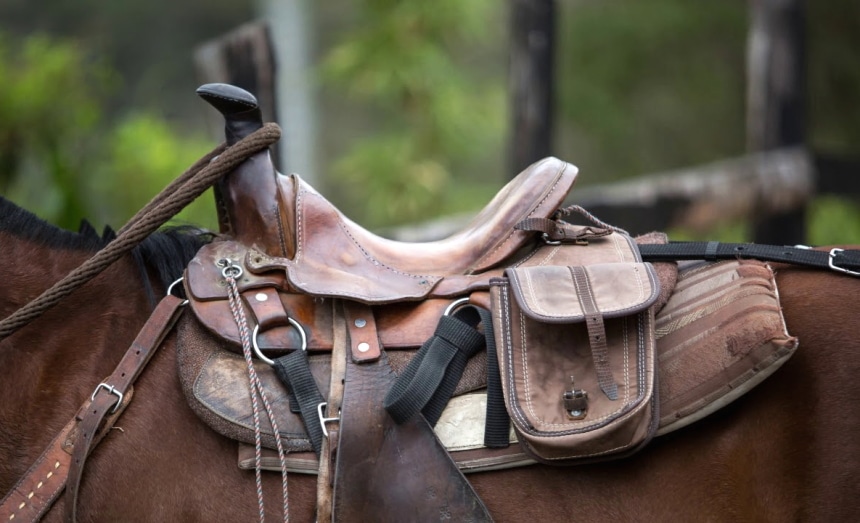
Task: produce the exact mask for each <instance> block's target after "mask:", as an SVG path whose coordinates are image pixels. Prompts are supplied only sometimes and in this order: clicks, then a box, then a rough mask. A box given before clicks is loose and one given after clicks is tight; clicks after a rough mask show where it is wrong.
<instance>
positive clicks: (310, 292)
mask: <svg viewBox="0 0 860 523" xmlns="http://www.w3.org/2000/svg"><path fill="white" fill-rule="evenodd" d="M198 93H199V94H200V96H201V97H202V98H204V99H205V100H206V101H207V102H209V103H210V104H211V105H213V106H214V107H215V108H216V109H218V111H220V113H221V114H222V115H223V116H224V119H225V126H226V134H227V141H228V144H230V143H235V142H236V141H238V140H239V139H241V138H243V137H244V136H246V135H248V134H250V133H251V132H253V131H255V130H256V129H258V128H259V127H261V126H262V120H261V115H260V111H259V108H258V107H257V103H256V100H255V99H254V97H253V96H252V95H250V94H249V93H247V92H246V91H244V90H241V89H238V88H236V87H232V86H228V85H224V84H209V85H205V86H203V87H201V88H200V89H199V90H198ZM576 177H577V169H576V167H574V166H573V165H571V164H569V163H566V162H563V161H561V160H558V159H555V158H547V159H544V160H542V161H540V162H538V163H535V164H534V165H532V166H530V167H529V168H527V169H526V170H525V171H524V172H523V173H521V174H520V175H518V176H517V177H516V178H514V179H513V180H512V181H511V182H509V183H508V184H507V185H506V186H505V187H504V188H503V189H502V190H501V191H500V192H499V193H498V194H497V195H496V196H495V197H494V198H493V199H492V201H490V203H489V204H487V205H486V207H484V209H483V210H482V211H481V212H480V213H478V214H477V216H475V218H474V219H473V220H472V221H471V222H470V223H469V224H468V225H466V226H465V227H464V228H463V229H462V230H461V231H460V232H458V233H456V234H454V235H453V236H450V237H449V238H446V239H444V240H440V241H434V242H428V243H401V242H396V241H392V240H389V239H386V238H382V237H380V236H377V235H375V234H373V233H372V232H370V231H368V230H366V229H365V228H363V227H361V226H360V225H358V224H356V223H355V222H353V221H351V220H350V219H348V218H347V217H346V216H344V215H343V213H341V212H340V211H339V210H338V209H337V208H335V207H334V206H333V205H332V204H331V203H330V202H328V201H327V200H326V199H325V198H324V197H323V196H322V195H321V194H320V193H319V192H317V191H316V190H314V189H313V188H312V187H311V186H310V185H308V184H307V183H306V182H305V181H304V180H302V179H301V178H300V177H299V176H297V175H290V176H284V175H281V174H279V173H278V172H277V171H276V170H275V168H274V166H273V164H272V162H271V159H270V156H269V153H268V151H263V152H260V153H257V154H256V155H254V156H253V157H251V158H250V159H249V160H248V161H246V162H244V163H243V164H242V165H241V166H240V167H239V168H237V169H236V170H235V171H234V172H232V173H231V174H230V175H229V176H227V177H226V178H225V179H224V180H222V181H221V182H220V183H219V184H218V186H216V191H215V192H216V200H217V202H218V215H219V224H220V228H221V232H222V235H221V237H220V238H219V239H217V240H216V241H214V242H213V243H211V244H209V245H207V246H205V247H204V248H203V249H201V251H199V252H198V254H197V256H196V258H195V259H194V260H193V261H192V262H191V264H190V265H189V266H188V269H187V271H186V275H185V287H186V292H187V295H188V298H189V301H190V305H191V309H192V310H193V311H194V317H193V319H194V320H196V321H195V322H194V325H191V326H190V327H188V328H186V329H185V331H186V332H191V331H193V330H194V329H195V328H197V326H202V329H198V330H199V332H200V334H194V335H193V336H190V335H189V336H190V337H191V338H193V337H195V336H196V337H197V338H200V337H201V336H203V337H206V340H209V341H206V342H204V343H199V342H194V341H189V339H190V338H189V336H185V338H186V340H185V341H183V334H182V333H183V328H182V326H180V340H179V341H180V351H182V348H181V346H182V345H183V344H185V345H188V346H204V345H207V344H208V345H212V344H213V343H215V344H217V343H221V344H223V345H224V347H226V350H227V351H233V352H238V348H237V347H238V346H239V345H240V344H241V335H240V328H239V326H238V325H237V320H236V319H235V316H234V314H232V313H231V309H230V305H229V303H228V289H227V286H226V285H225V276H224V274H225V272H224V270H225V267H234V268H240V269H241V270H237V271H236V273H235V274H238V275H237V276H236V278H235V280H236V284H237V288H238V293H239V295H240V296H241V303H242V307H243V308H244V310H245V312H246V313H247V315H248V317H249V323H250V324H251V327H252V328H253V330H254V334H253V341H254V344H255V349H256V350H257V354H258V356H259V357H260V360H261V361H258V362H257V363H255V365H256V366H259V368H261V369H266V370H268V371H269V375H268V378H267V380H268V382H267V383H268V384H267V387H268V388H269V390H273V391H275V390H276V389H279V390H280V391H281V397H282V401H276V402H275V403H276V406H279V408H282V409H284V410H288V411H289V412H286V413H285V414H276V415H277V416H281V415H283V416H284V419H285V420H286V421H284V422H283V423H280V425H281V427H280V428H281V429H282V430H281V431H280V434H277V435H275V434H274V433H273V430H272V427H271V425H269V424H265V427H264V429H265V431H267V432H266V434H265V436H266V437H267V438H268V439H264V444H266V446H267V447H269V448H274V445H273V441H274V439H275V438H276V437H277V438H280V439H281V440H282V441H284V442H285V443H286V444H287V447H288V450H290V451H296V452H299V453H301V452H305V453H309V452H310V451H311V450H313V452H314V454H313V455H312V456H313V457H314V459H315V460H318V461H315V463H318V467H319V469H318V471H314V472H317V473H318V474H319V481H318V485H319V486H318V519H319V520H325V519H331V520H336V521H351V520H403V519H411V520H429V519H439V518H451V519H455V520H470V521H485V520H490V516H489V513H488V512H487V509H486V508H485V507H484V505H483V503H482V502H481V501H480V499H479V498H478V497H477V495H476V494H475V492H474V491H473V490H472V488H471V486H470V485H469V483H468V481H466V479H465V477H464V476H463V474H462V472H461V471H460V469H459V468H458V463H459V464H460V466H461V467H463V463H462V461H458V462H457V463H455V461H454V460H452V458H451V457H450V455H449V454H448V452H447V451H446V449H445V447H444V446H443V445H442V443H440V440H439V438H438V437H437V435H436V434H434V431H433V427H432V426H433V425H434V424H435V423H436V422H437V420H438V419H439V416H440V414H439V413H440V412H441V411H442V408H444V406H445V404H446V403H447V401H448V399H449V398H450V396H451V395H452V393H453V392H454V390H455V388H456V390H457V391H458V393H459V392H462V391H463V390H466V391H468V390H472V389H474V388H480V387H484V386H485V387H486V388H487V392H486V396H485V397H482V398H485V399H483V400H482V401H485V402H486V403H487V412H488V420H487V424H488V425H487V432H486V434H485V445H484V446H486V447H507V446H508V444H509V442H510V441H511V440H512V438H510V437H509V435H510V434H513V432H511V430H510V427H511V425H512V426H513V427H514V429H515V431H516V432H515V437H514V438H513V441H515V442H516V443H514V445H516V446H518V448H519V449H521V451H520V454H522V452H524V453H525V455H527V456H528V457H529V458H530V459H534V460H538V461H543V462H547V463H565V464H567V463H579V462H584V461H593V460H596V459H603V458H605V457H610V456H618V455H622V454H626V453H630V452H634V451H636V450H637V449H639V448H641V446H643V445H644V444H645V443H647V441H648V440H649V439H650V437H651V436H652V435H653V434H654V433H655V432H656V431H657V429H658V425H659V424H660V418H659V415H658V413H659V409H658V408H657V398H658V394H657V391H658V387H657V365H656V362H657V353H656V348H655V347H656V342H655V337H656V330H657V329H656V327H655V311H656V310H657V309H659V308H660V307H662V306H663V304H665V303H666V300H667V299H668V295H669V291H670V289H671V287H672V285H674V279H675V277H676V276H677V272H676V269H675V266H674V264H661V265H663V267H662V269H665V270H660V271H655V269H654V267H653V266H652V265H651V264H648V263H643V262H642V258H641V256H640V254H639V250H638V248H637V247H636V244H635V242H634V241H633V240H632V239H631V238H630V237H629V236H627V235H626V233H624V232H623V231H620V230H618V229H616V228H613V227H611V226H608V225H606V224H604V223H602V222H599V221H597V220H595V219H591V221H592V223H591V224H589V225H572V224H570V223H567V222H565V221H563V220H562V218H563V217H564V216H565V211H559V208H560V207H561V205H562V203H563V201H564V199H565V197H566V196H567V195H568V193H569V191H570V190H571V188H572V187H573V184H574V182H575V180H576ZM586 217H587V218H590V217H588V216H586ZM657 241H658V242H664V241H665V237H662V238H658V240H657ZM658 273H660V274H659V277H658ZM661 291H662V292H661ZM777 309H778V307H777ZM486 311H492V312H491V313H489V312H486ZM183 321H184V320H183ZM189 329H190V330H189ZM211 340H214V341H211ZM485 343H486V346H487V350H486V361H487V363H486V369H487V370H486V373H484V372H479V373H478V374H480V379H478V381H477V383H475V384H472V385H471V386H470V385H465V386H464V385H463V383H462V382H466V381H469V380H468V379H467V378H466V377H463V378H462V379H461V378H460V376H463V372H464V369H465V368H467V367H468V366H469V365H472V363H471V362H472V361H473V360H475V359H476V358H473V357H472V356H473V355H474V354H475V353H476V352H481V353H483V352H484V351H483V350H482V349H483V347H484V344H485ZM787 344H788V343H787ZM466 346H468V347H470V348H468V349H467V348H466ZM793 346H794V347H796V343H795V344H794V345H793ZM419 347H420V349H419ZM479 349H481V350H479ZM206 350H208V349H206ZM783 352H785V351H783ZM401 353H403V354H406V355H407V357H406V358H403V357H402V356H400V354H401ZM789 354H790V351H789ZM783 356H785V354H783ZM231 357H232V358H235V356H232V355H231V356H217V355H216V354H215V352H208V353H206V354H205V355H204V356H194V357H188V358H185V359H187V360H194V361H197V363H194V364H193V365H192V366H193V367H194V371H193V372H187V374H188V375H189V376H190V378H188V379H186V380H184V381H183V388H184V390H185V392H186V394H187V395H188V398H189V403H190V404H191V405H192V408H194V409H195V411H197V412H198V414H200V415H201V417H203V418H204V419H208V420H209V421H212V423H210V425H212V426H213V428H216V430H219V431H221V432H222V433H224V434H225V435H228V436H230V437H234V438H236V439H239V440H242V441H245V442H248V443H250V442H252V440H251V439H250V436H249V432H248V431H247V430H246V429H247V428H248V424H247V416H245V418H244V419H240V418H242V415H241V412H242V410H243V409H244V408H245V407H244V404H245V403H242V405H243V406H242V407H241V408H240V407H236V405H237V402H238V401H240V400H237V399H235V396H234V397H233V399H230V400H229V401H227V400H224V398H225V397H226V396H228V394H227V393H225V392H224V391H217V390H213V389H214V388H215V387H217V386H218V383H222V378H223V377H224V376H227V375H228V374H230V373H229V372H226V371H223V369H222V371H219V370H217V369H214V367H212V365H214V363H213V362H215V361H216V360H217V361H227V360H229V359H230V358H231ZM786 357H787V356H786ZM219 358H220V359H219ZM180 361H181V362H182V353H180ZM233 361H234V363H235V362H236V360H235V359H234V360H233ZM296 361H299V362H300V365H298V370H296V368H297V367H296ZM481 361H482V362H483V361H484V360H481ZM204 362H205V363H204ZM263 362H266V363H268V364H271V365H273V368H274V373H273V372H271V370H269V369H268V365H267V364H266V363H263ZM398 362H403V363H402V364H401V363H398ZM406 362H408V363H406ZM207 365H209V367H207ZM225 365H226V363H225ZM240 366H241V365H239V366H236V365H234V368H239V367H240ZM225 368H226V367H225ZM207 369H208V370H207ZM213 369H214V370H213ZM303 369H309V370H307V371H306V372H305V370H303ZM395 370H396V371H397V372H395ZM219 372H221V373H220V374H219ZM231 372H232V371H231ZM302 372H304V374H302ZM291 373H293V374H291ZM295 373H298V374H300V375H301V376H300V377H297V376H296V374H295ZM275 375H277V377H278V378H280V380H276V379H275V378H274V377H273V376H275ZM466 375H469V372H466ZM213 376H214V377H215V378H213ZM302 379H303V380H304V381H302ZM279 381H280V383H279ZM299 382H301V383H303V385H301V384H299ZM206 383H208V384H209V385H208V389H207V386H206V385H205V384H206ZM225 386H226V385H225ZM207 390H208V392H207ZM308 391H309V392H308ZM207 394H208V395H207ZM277 394H278V392H277V391H275V392H274V395H277ZM398 394H399V395H398ZM241 395H242V398H241V402H246V403H247V402H248V400H247V396H248V394H247V388H246V389H243V392H242V394H241ZM283 398H288V399H283ZM231 401H232V402H233V404H231V405H226V404H227V403H230V402H231ZM287 402H289V404H290V405H289V407H287V406H286V403H287ZM215 404H218V405H215ZM225 405H226V406H225ZM394 405H397V406H398V408H399V407H400V406H402V405H405V410H399V411H397V412H395V411H394V409H393V408H392V407H393V406H394ZM494 409H495V410H494ZM276 410H277V409H276ZM233 411H236V412H238V413H240V414H237V415H236V416H234V417H231V414H230V413H231V412H233ZM490 411H493V412H494V414H493V415H492V416H491V415H490V414H489V413H490ZM499 411H501V414H499ZM213 412H214V415H213V414H212V413H213ZM508 415H510V418H508V417H507V416H508ZM290 416H292V418H290ZM500 416H501V418H500ZM207 417H208V418H207ZM491 417H492V418H493V419H492V420H490V419H489V418H491ZM228 418H229V419H233V420H234V421H233V424H232V425H231V424H229V423H225V422H224V421H225V419H228ZM288 418H289V419H288ZM290 419H293V420H294V421H293V422H292V424H291V423H289V420H290ZM395 419H396V421H395ZM295 420H302V423H298V424H299V427H298V428H299V429H300V428H301V427H300V425H301V424H304V426H305V429H306V432H307V434H306V435H303V436H302V437H295V436H296V434H295V432H297V430H296V425H297V422H295ZM491 423H495V424H496V425H497V427H496V428H495V429H493V431H491V429H490V428H489V427H490V424H491ZM239 425H242V427H241V429H242V430H244V432H242V431H241V430H239V429H236V428H235V427H237V426H239ZM285 426H287V427H288V428H287V429H286V430H284V427H285ZM219 427H220V428H219ZM491 432H493V434H492V435H490V433H491ZM491 439H492V441H490V440H491ZM509 454H510V453H509ZM502 462H503V461H496V462H495V463H502Z"/></svg>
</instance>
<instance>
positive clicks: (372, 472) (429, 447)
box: [332, 307, 492, 522]
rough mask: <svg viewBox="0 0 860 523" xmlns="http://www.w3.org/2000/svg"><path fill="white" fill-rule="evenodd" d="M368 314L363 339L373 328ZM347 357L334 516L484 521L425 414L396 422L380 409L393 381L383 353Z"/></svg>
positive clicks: (469, 488) (485, 514)
mask: <svg viewBox="0 0 860 523" xmlns="http://www.w3.org/2000/svg"><path fill="white" fill-rule="evenodd" d="M367 313H368V314H364V315H363V317H364V318H366V319H367V323H366V324H365V326H364V327H363V329H366V330H364V333H365V334H364V336H363V339H365V340H368V339H370V338H369V335H370V333H371V332H373V333H375V331H376V325H375V322H374V321H373V315H372V312H371V309H370V308H369V307H368V308H367ZM374 338H377V344H378V337H377V336H375V335H374ZM346 360H347V363H346V374H345V384H344V397H343V404H342V409H341V412H342V413H341V420H340V441H339V443H338V449H337V470H336V474H335V485H334V503H333V510H332V511H333V521H338V522H345V521H434V520H440V519H450V520H452V521H491V520H492V519H491V517H490V515H489V512H488V511H487V509H486V507H485V506H484V504H483V503H482V502H481V500H480V498H478V495H477V494H476V493H475V491H474V490H473V489H472V486H471V485H470V484H469V482H468V481H466V478H465V477H464V476H463V474H462V473H461V472H460V471H459V469H458V468H457V465H456V464H455V463H454V461H453V460H452V459H451V457H450V456H449V455H448V453H447V452H446V450H445V448H444V447H443V446H442V444H441V443H440V442H439V440H438V439H437V438H436V436H435V434H434V433H433V429H432V428H431V427H430V425H429V424H428V423H427V421H426V420H425V419H424V417H423V416H413V417H412V418H411V419H410V420H409V421H407V422H405V423H403V424H401V425H398V424H396V423H394V420H393V419H391V417H390V416H389V415H388V414H387V413H386V412H385V409H384V408H383V406H382V403H383V399H384V397H385V393H386V391H387V390H388V389H389V388H390V387H391V385H392V384H393V383H394V380H395V374H394V372H393V371H392V370H391V367H390V366H389V364H388V357H387V355H386V354H385V352H381V356H380V358H379V359H378V360H375V361H371V362H365V363H356V362H354V361H353V358H352V357H351V355H348V356H347V357H346Z"/></svg>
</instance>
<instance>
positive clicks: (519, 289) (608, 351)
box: [490, 262, 660, 464]
mask: <svg viewBox="0 0 860 523" xmlns="http://www.w3.org/2000/svg"><path fill="white" fill-rule="evenodd" d="M490 292H491V302H492V309H493V329H494V334H495V337H496V345H497V354H498V361H499V366H500V371H501V379H502V388H503V391H504V397H505V403H506V407H507V410H508V413H509V414H510V416H511V421H512V423H513V426H514V428H515V429H516V432H517V435H518V437H519V440H520V442H521V443H522V445H523V448H524V449H525V450H526V452H527V453H528V454H530V455H531V456H532V457H533V458H534V459H536V460H538V461H542V462H547V463H552V464H574V463H582V462H588V461H596V460H601V459H607V458H609V457H621V456H623V455H627V454H630V453H633V452H635V451H636V450H638V449H639V448H641V447H642V446H644V445H645V444H646V443H647V442H648V441H649V440H650V438H651V436H652V435H653V434H654V433H655V431H656V429H657V426H658V404H657V398H656V390H657V389H656V386H655V385H656V383H655V382H656V376H657V373H656V357H655V351H656V349H655V334H654V332H655V331H654V308H653V304H654V303H655V301H656V300H657V297H658V295H659V293H660V285H659V282H658V280H657V276H656V274H655V272H654V268H653V267H652V266H651V264H648V263H641V262H615V263H599V264H594V265H588V266H545V265H538V266H530V267H517V268H510V269H507V270H506V271H505V276H504V277H503V278H496V279H493V280H491V287H490Z"/></svg>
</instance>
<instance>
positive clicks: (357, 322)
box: [355, 318, 367, 329]
mask: <svg viewBox="0 0 860 523" xmlns="http://www.w3.org/2000/svg"><path fill="white" fill-rule="evenodd" d="M365 325H367V320H365V319H362V318H359V319H357V320H355V326H356V327H358V328H359V329H360V328H362V327H364V326H365Z"/></svg>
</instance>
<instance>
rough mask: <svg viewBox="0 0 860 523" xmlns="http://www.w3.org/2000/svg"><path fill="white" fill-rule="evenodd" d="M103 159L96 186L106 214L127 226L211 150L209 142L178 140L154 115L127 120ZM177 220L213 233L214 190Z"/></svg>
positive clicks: (189, 138) (112, 136)
mask: <svg viewBox="0 0 860 523" xmlns="http://www.w3.org/2000/svg"><path fill="white" fill-rule="evenodd" d="M104 145H105V156H104V158H103V161H102V163H101V164H100V165H99V167H98V170H97V178H98V179H100V180H102V183H100V184H99V185H98V186H97V187H96V191H97V193H98V194H99V196H100V198H99V199H100V201H102V202H104V203H105V204H106V205H108V209H107V210H108V214H109V216H112V217H118V218H120V219H119V220H118V221H117V222H115V223H120V222H125V221H126V220H127V219H128V218H130V217H131V215H132V214H133V213H134V212H137V210H138V209H140V208H141V207H143V206H144V205H145V204H146V203H147V202H148V201H149V200H150V199H151V198H152V197H153V196H155V195H156V194H158V193H159V192H160V191H161V190H162V189H163V188H164V187H165V186H166V185H167V184H168V183H170V181H172V180H173V179H174V178H176V177H178V176H179V175H180V174H181V173H182V172H184V171H185V170H186V169H187V168H188V167H189V166H190V165H191V164H193V163H194V162H196V161H197V160H198V159H199V158H200V157H201V156H203V155H204V154H206V153H207V152H209V150H210V149H212V146H213V145H212V143H211V141H210V140H206V139H204V138H202V137H199V136H184V137H181V136H179V134H178V133H176V132H175V131H173V130H172V128H171V127H170V126H169V125H168V123H167V122H166V121H165V120H164V119H162V118H160V117H157V116H155V115H154V114H151V113H133V114H131V115H129V116H127V117H126V118H125V119H123V120H122V121H121V122H120V123H119V124H118V125H116V127H115V128H114V130H113V132H111V133H110V136H108V137H107V139H106V142H105V144H104ZM175 220H176V221H179V222H185V223H192V224H196V225H202V226H205V227H208V228H211V229H214V228H215V227H216V224H217V218H216V213H215V207H214V197H213V196H212V195H211V190H210V191H207V193H205V194H204V195H203V196H201V197H200V198H198V199H197V200H195V201H194V202H193V203H191V205H189V206H188V207H186V208H185V209H184V210H183V211H182V212H181V213H180V214H179V215H177V217H176V218H175Z"/></svg>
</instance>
